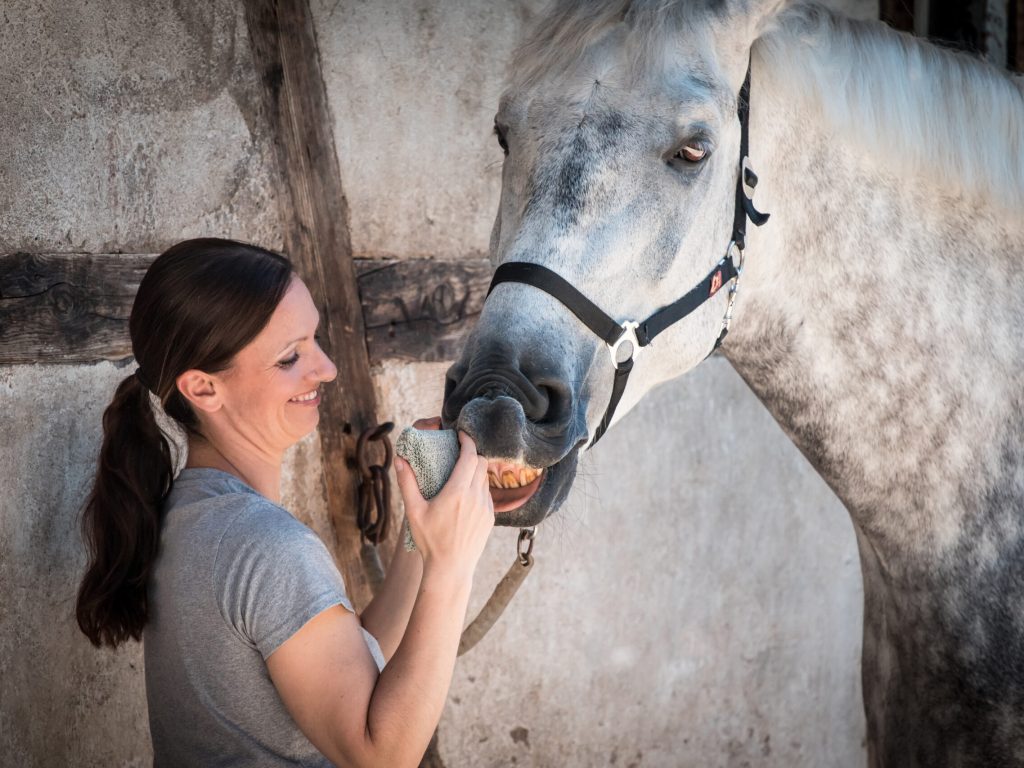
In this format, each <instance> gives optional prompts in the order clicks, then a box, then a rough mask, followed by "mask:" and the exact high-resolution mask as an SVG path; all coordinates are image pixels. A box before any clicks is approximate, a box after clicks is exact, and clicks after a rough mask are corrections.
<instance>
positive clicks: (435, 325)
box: [0, 253, 491, 365]
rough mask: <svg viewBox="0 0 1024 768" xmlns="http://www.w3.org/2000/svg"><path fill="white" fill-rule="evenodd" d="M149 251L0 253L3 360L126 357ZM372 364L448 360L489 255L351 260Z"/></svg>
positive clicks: (477, 301) (476, 299)
mask: <svg viewBox="0 0 1024 768" xmlns="http://www.w3.org/2000/svg"><path fill="white" fill-rule="evenodd" d="M155 258H156V254H152V253H141V254H121V253H95V254H90V253H9V254H0V365H18V364H32V363H67V364H87V363H98V362H101V361H104V360H110V361H122V360H127V359H128V358H130V357H131V344H130V343H129V340H128V315H129V313H130V312H131V308H132V302H133V301H134V300H135V291H136V290H137V289H138V286H139V281H140V280H141V279H142V275H143V274H145V272H146V270H147V269H148V268H149V265H150V264H151V263H152V261H153V259H155ZM353 266H354V268H355V272H356V274H357V275H358V277H357V282H358V289H359V290H358V292H359V295H360V304H361V307H362V314H363V323H364V327H365V332H366V343H367V346H368V349H369V360H370V363H371V365H376V364H379V363H382V362H384V361H385V360H396V359H397V360H407V361H414V362H445V361H448V360H454V359H455V358H456V357H457V355H458V352H459V351H460V339H462V338H463V337H464V336H465V334H466V333H468V332H469V330H470V329H471V328H472V327H473V324H474V323H475V322H476V318H477V316H478V315H479V314H480V310H481V308H482V307H483V301H484V297H485V296H486V294H487V286H488V284H489V283H490V279H491V266H490V264H489V262H488V261H487V260H486V259H479V258H475V259H464V260H461V261H437V260H434V259H410V260H407V261H399V260H396V259H386V260H381V259H355V260H353Z"/></svg>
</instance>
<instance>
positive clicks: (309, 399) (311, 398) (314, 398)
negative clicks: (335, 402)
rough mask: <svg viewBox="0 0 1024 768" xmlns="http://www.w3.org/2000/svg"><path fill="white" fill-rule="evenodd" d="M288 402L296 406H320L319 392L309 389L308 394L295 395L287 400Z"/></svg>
mask: <svg viewBox="0 0 1024 768" xmlns="http://www.w3.org/2000/svg"><path fill="white" fill-rule="evenodd" d="M288 402H289V403H295V404H296V405H320V390H318V389H311V390H310V391H309V392H303V393H302V394H301V395H296V396H295V397H293V398H291V399H289V400H288Z"/></svg>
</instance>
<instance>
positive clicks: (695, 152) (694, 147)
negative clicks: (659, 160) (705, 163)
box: [672, 143, 708, 163]
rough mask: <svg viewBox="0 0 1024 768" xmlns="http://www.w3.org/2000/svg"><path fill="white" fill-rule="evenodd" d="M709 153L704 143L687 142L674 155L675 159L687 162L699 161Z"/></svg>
mask: <svg viewBox="0 0 1024 768" xmlns="http://www.w3.org/2000/svg"><path fill="white" fill-rule="evenodd" d="M707 154H708V150H707V147H705V146H704V145H703V144H697V143H693V144H687V145H685V146H684V147H683V148H682V149H680V150H679V151H678V152H676V153H675V154H674V155H673V156H672V159H673V160H683V161H684V162H687V163H699V162H700V161H701V160H703V159H704V158H705V157H706V156H707Z"/></svg>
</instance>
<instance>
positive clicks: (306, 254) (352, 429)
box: [245, 0, 376, 610]
mask: <svg viewBox="0 0 1024 768" xmlns="http://www.w3.org/2000/svg"><path fill="white" fill-rule="evenodd" d="M245 14H246V21H247V24H248V29H249V38H250V43H251V45H252V52H253V58H254V64H255V67H256V71H257V73H258V74H259V77H260V81H261V82H262V85H263V91H264V104H265V108H266V116H267V120H268V122H269V125H270V128H271V133H272V135H273V137H274V143H275V145H276V149H277V158H278V166H279V170H280V176H281V179H282V181H283V186H284V189H283V192H284V194H280V195H278V201H279V208H280V215H281V223H282V226H283V227H284V232H285V244H286V248H287V252H288V256H289V257H290V258H291V259H292V261H293V262H294V264H295V266H296V269H297V270H298V272H299V274H300V276H301V277H302V279H303V280H304V281H305V283H306V285H307V286H308V287H309V290H310V292H311V293H312V295H313V299H314V300H315V301H316V303H317V306H319V307H320V309H321V312H322V320H321V335H322V338H323V341H322V343H321V346H323V348H324V351H325V352H326V353H327V354H328V355H329V356H330V357H331V359H332V360H333V361H334V362H335V363H336V364H337V366H338V371H339V373H338V378H337V379H336V380H335V381H334V382H333V383H331V384H330V385H327V386H326V387H325V392H324V394H325V397H324V399H323V403H322V405H321V406H320V408H321V414H320V429H319V434H320V445H321V454H322V466H323V476H324V482H325V485H326V491H327V506H328V510H329V513H330V517H331V523H332V525H333V528H334V536H335V541H334V554H335V559H336V560H337V563H338V567H339V569H340V570H341V573H342V576H343V577H344V579H345V585H346V587H347V589H348V592H349V596H350V597H351V599H352V602H353V603H354V604H355V607H356V610H361V609H362V608H363V607H365V606H366V604H367V603H368V602H369V600H370V597H371V594H370V585H369V584H368V583H367V578H366V576H365V574H364V570H363V568H362V566H361V562H360V537H359V530H358V528H357V527H356V511H357V488H358V483H359V478H358V476H357V473H356V465H355V462H354V456H355V444H356V440H357V439H358V437H359V434H360V433H361V432H362V431H363V430H364V429H366V428H368V427H370V426H373V425H374V424H375V423H376V415H375V412H376V403H375V397H374V391H373V382H372V381H371V379H370V361H369V358H368V356H367V351H366V338H365V331H364V328H363V316H362V309H361V307H360V303H359V293H358V289H357V285H356V271H355V267H354V266H353V263H352V246H351V242H350V240H349V230H348V206H347V203H346V201H345V196H344V193H343V190H342V184H341V172H340V170H339V167H338V159H337V155H336V154H335V149H334V135H333V130H332V126H331V120H330V114H329V112H328V108H327V95H326V91H325V89H324V82H323V76H322V74H321V71H320V61H319V54H318V50H317V44H316V33H315V30H314V28H313V18H312V14H311V13H310V9H309V3H308V0H245Z"/></svg>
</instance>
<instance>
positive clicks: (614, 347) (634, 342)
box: [608, 320, 640, 370]
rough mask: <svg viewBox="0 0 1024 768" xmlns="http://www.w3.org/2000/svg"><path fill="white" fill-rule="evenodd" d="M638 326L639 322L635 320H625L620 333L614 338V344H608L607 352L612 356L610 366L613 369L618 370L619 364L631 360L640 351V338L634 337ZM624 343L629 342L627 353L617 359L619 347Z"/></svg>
mask: <svg viewBox="0 0 1024 768" xmlns="http://www.w3.org/2000/svg"><path fill="white" fill-rule="evenodd" d="M639 327H640V323H638V322H636V321H635V320H627V321H626V322H624V323H623V324H622V335H621V336H619V338H617V339H616V340H615V343H614V344H609V345H608V352H609V353H610V354H611V356H612V367H613V368H614V369H615V370H618V369H619V366H620V365H624V364H625V363H628V362H629V361H630V360H632V359H633V356H634V355H636V353H637V352H639V351H640V340H639V339H638V338H637V337H636V329H637V328H639ZM625 343H628V344H629V355H627V356H626V357H625V358H624V359H622V360H619V347H621V346H622V345H623V344H625Z"/></svg>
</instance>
